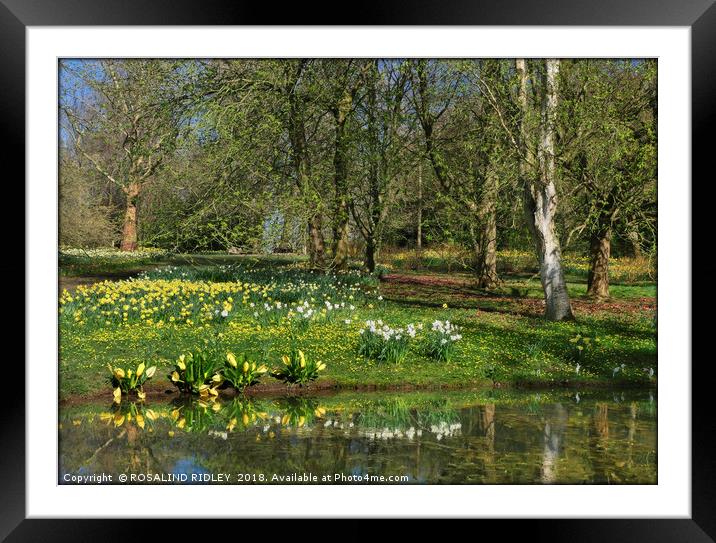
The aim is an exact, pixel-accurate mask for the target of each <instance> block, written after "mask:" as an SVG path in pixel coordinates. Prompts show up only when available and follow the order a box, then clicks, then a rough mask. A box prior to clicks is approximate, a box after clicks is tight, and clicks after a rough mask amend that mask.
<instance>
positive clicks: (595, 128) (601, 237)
mask: <svg viewBox="0 0 716 543" xmlns="http://www.w3.org/2000/svg"><path fill="white" fill-rule="evenodd" d="M566 67H567V70H565V72H564V75H563V78H562V81H563V89H564V91H563V98H564V99H563V101H562V106H561V109H562V111H561V116H562V118H561V121H560V127H561V132H562V138H561V139H562V141H563V146H562V147H563V153H562V156H561V164H562V172H563V174H564V175H563V177H564V179H565V181H566V182H567V183H568V184H569V191H568V192H569V200H568V204H569V205H570V206H571V208H570V213H569V219H570V222H571V226H570V232H571V233H572V234H573V235H574V234H584V235H586V237H587V239H588V241H589V255H590V268H589V276H588V281H587V293H588V294H589V295H591V296H594V297H597V298H606V297H608V296H609V258H610V254H611V243H612V239H613V237H614V235H615V233H621V235H622V236H623V237H625V238H626V239H627V240H629V241H630V242H631V243H634V242H635V240H634V237H635V236H636V238H637V239H636V247H637V250H640V246H639V243H640V239H639V238H640V236H639V232H640V231H642V232H645V233H646V235H644V237H645V238H647V239H648V238H650V237H651V238H653V237H654V236H653V235H652V232H653V230H654V229H655V225H656V213H655V210H656V173H657V170H656V167H657V164H656V145H657V142H656V120H657V119H656V63H655V62H653V61H651V60H641V61H630V60H622V61H613V60H596V59H594V60H592V59H589V60H577V61H572V62H569V63H567V64H566ZM635 252H637V251H635Z"/></svg>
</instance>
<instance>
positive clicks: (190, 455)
mask: <svg viewBox="0 0 716 543" xmlns="http://www.w3.org/2000/svg"><path fill="white" fill-rule="evenodd" d="M656 407H657V398H656V391H650V390H637V391H630V390H617V391H604V390H600V391H580V392H576V391H569V390H556V391H540V392H532V391H531V392H526V391H523V392H519V391H503V390H480V391H469V392H439V393H438V392H410V393H396V392H386V393H362V394H356V393H352V394H336V395H331V396H319V397H293V398H280V399H245V398H244V399H241V398H236V399H227V400H221V399H219V400H217V401H215V402H203V401H198V400H191V399H174V400H172V401H166V402H159V401H147V402H142V403H130V402H122V404H121V405H119V406H116V405H111V404H110V403H109V402H104V403H94V404H91V403H90V404H82V405H75V406H66V407H61V408H60V420H59V451H60V458H59V483H60V484H80V483H85V484H86V483H97V482H102V483H104V484H121V482H122V481H123V480H126V482H128V483H135V484H143V483H144V484H146V483H151V484H226V483H228V484H239V483H240V484H246V483H257V484H270V483H277V484H287V483H288V484H306V483H308V484H335V483H339V484H355V483H366V482H369V483H375V484H405V483H408V484H410V483H430V484H552V483H557V484H583V483H587V484H656V482H657V451H656V443H657V431H656V430H657V408H656Z"/></svg>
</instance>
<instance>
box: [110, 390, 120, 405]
mask: <svg viewBox="0 0 716 543" xmlns="http://www.w3.org/2000/svg"><path fill="white" fill-rule="evenodd" d="M112 397H113V398H114V401H115V403H119V402H121V401H122V389H121V388H119V387H117V388H115V389H114V390H113V391H112Z"/></svg>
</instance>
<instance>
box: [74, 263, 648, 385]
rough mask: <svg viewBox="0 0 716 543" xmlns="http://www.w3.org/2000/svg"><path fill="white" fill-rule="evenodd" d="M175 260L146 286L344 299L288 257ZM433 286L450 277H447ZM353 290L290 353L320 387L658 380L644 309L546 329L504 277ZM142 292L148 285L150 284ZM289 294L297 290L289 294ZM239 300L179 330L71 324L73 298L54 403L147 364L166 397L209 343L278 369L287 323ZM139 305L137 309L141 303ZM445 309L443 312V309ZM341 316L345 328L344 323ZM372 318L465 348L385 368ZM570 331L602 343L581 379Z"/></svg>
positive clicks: (630, 288)
mask: <svg viewBox="0 0 716 543" xmlns="http://www.w3.org/2000/svg"><path fill="white" fill-rule="evenodd" d="M174 258H175V259H174V260H173V262H174V263H175V264H176V263H179V262H180V261H178V260H176V258H177V257H174ZM178 258H184V259H185V260H184V262H189V261H191V262H192V264H190V265H186V264H185V265H183V266H181V267H180V268H178V269H177V270H173V271H171V272H166V271H163V270H161V269H160V270H155V271H150V274H149V277H150V278H151V277H155V278H159V277H173V276H175V275H177V274H179V275H181V274H186V277H185V279H191V280H193V281H227V280H235V279H237V278H243V279H242V280H243V281H244V282H247V281H250V282H251V283H252V284H255V285H264V286H265V288H266V292H268V293H270V298H271V299H273V300H281V299H282V298H283V299H284V301H291V302H292V303H297V302H298V301H299V299H301V298H304V297H306V296H307V294H306V293H305V292H304V291H302V290H301V289H302V288H305V287H303V286H301V287H300V288H299V287H296V286H295V285H299V286H300V285H304V284H305V282H307V281H314V282H315V284H316V285H318V287H317V290H315V291H313V292H312V294H313V295H314V296H315V297H316V298H317V300H318V301H319V302H320V301H322V300H323V299H324V296H328V297H330V298H331V299H332V300H334V301H338V300H340V299H347V298H341V297H342V296H343V297H344V296H345V295H346V293H347V292H348V291H345V290H342V289H345V285H344V286H336V285H335V284H334V283H335V280H334V279H332V278H330V277H325V276H322V277H316V276H315V275H312V274H309V273H308V272H306V271H304V270H301V269H295V268H294V264H295V261H294V260H293V259H291V258H289V257H280V258H274V259H270V260H268V261H263V260H259V259H255V258H253V259H252V257H244V256H232V257H229V258H228V259H226V257H219V256H214V255H207V256H198V257H197V256H183V257H178ZM204 259H207V260H210V261H211V262H210V263H208V262H207V260H204ZM219 259H220V260H219ZM227 262H230V263H232V264H235V263H236V262H242V263H243V265H244V266H243V267H241V266H239V267H235V266H232V267H226V264H227ZM279 264H280V265H279ZM222 266H224V268H222ZM434 277H436V278H442V279H450V278H451V277H453V276H451V277H447V276H444V275H435V276H434ZM351 281H352V282H351V285H353V287H352V288H360V289H361V291H360V294H359V293H357V292H356V296H355V301H354V303H355V310H353V311H350V310H348V309H345V310H341V312H340V314H339V315H337V316H336V317H335V318H333V319H330V320H328V321H326V320H320V321H318V322H313V323H311V324H310V326H308V328H307V329H306V330H305V331H298V332H295V341H296V344H297V346H298V347H299V348H301V349H303V350H304V352H306V354H307V355H308V356H310V357H311V358H313V359H318V360H322V361H323V362H325V363H326V364H327V369H326V371H325V372H324V373H323V374H322V376H321V380H327V381H330V382H331V383H334V384H336V385H338V386H342V387H353V386H366V385H375V386H379V387H390V386H395V385H416V386H426V387H427V386H437V385H440V386H454V387H464V386H473V385H481V384H491V383H492V382H493V381H498V382H502V383H541V384H549V383H559V382H563V381H568V382H570V383H592V384H594V383H601V384H617V383H618V384H625V383H631V384H648V383H649V382H650V380H649V378H648V375H647V373H646V372H647V371H648V368H654V371H655V372H656V371H657V361H656V352H657V344H656V331H655V326H654V311H651V310H648V309H644V308H641V307H633V306H628V307H629V310H628V311H627V310H623V309H622V306H618V307H612V306H607V307H606V308H605V309H600V308H599V307H598V306H597V307H595V310H594V311H589V312H587V311H584V312H581V313H580V312H579V311H577V317H578V319H577V321H576V322H564V323H552V322H546V321H545V320H544V319H542V318H541V317H540V316H539V311H540V309H539V305H538V304H539V298H540V297H541V291H540V290H539V281H538V280H534V281H528V282H525V281H524V278H520V277H516V278H514V279H510V278H508V280H507V281H506V282H505V283H504V284H503V285H502V286H501V287H500V288H499V289H497V290H496V291H494V292H489V293H485V292H484V291H478V290H474V289H471V288H470V287H469V286H460V285H459V286H457V287H453V286H445V285H432V284H427V285H414V284H412V283H408V284H395V283H380V285H378V291H375V292H374V289H375V286H376V285H377V283H376V281H375V279H372V278H370V277H365V278H363V277H361V278H358V277H357V276H356V277H354V278H353V279H351ZM147 284H153V283H151V281H150V282H148V283H147ZM202 284H207V285H208V284H210V283H202ZM290 285H294V286H293V287H290V288H289V286H290ZM232 288H233V287H232ZM512 288H515V289H523V288H524V289H526V293H525V294H524V297H519V296H522V295H521V294H520V295H518V296H517V297H516V296H512V295H510V294H511V290H510V289H512ZM612 289H613V291H612V292H613V295H614V298H615V301H617V302H620V303H623V304H628V303H629V301H630V300H632V299H635V298H642V297H649V296H650V295H651V296H653V293H654V292H655V285H643V284H641V285H614V286H613V287H612ZM90 290H91V289H90ZM570 291H571V293H572V295H573V296H574V297H575V298H576V299H577V300H578V299H579V296H580V293H583V292H584V291H585V285H584V284H583V283H578V282H573V283H570ZM351 292H353V291H351ZM364 292H365V294H363V293H364ZM379 294H380V295H383V296H384V297H385V299H384V300H383V301H378V299H377V296H378V295H379ZM122 296H124V295H122ZM217 296H218V297H217V299H216V300H217V301H216V303H219V301H220V300H224V299H225V298H222V297H221V296H225V295H224V294H222V295H217ZM251 296H256V298H251V299H252V300H253V299H256V300H260V299H262V298H261V297H260V294H259V293H252V294H251ZM235 297H236V300H235V301H234V304H235V305H236V306H237V307H236V308H235V309H234V310H233V312H232V315H231V318H229V319H227V320H226V321H223V320H211V319H209V320H202V319H203V318H204V317H202V316H201V315H202V314H200V313H198V312H197V313H195V314H192V316H191V320H192V324H186V323H184V322H183V321H182V323H181V324H178V322H180V321H179V320H177V322H175V323H172V324H169V323H168V322H167V323H166V324H165V325H163V326H161V327H158V326H157V325H156V318H158V317H156V318H155V322H154V323H152V324H148V323H147V322H144V321H141V320H140V319H139V318H132V317H131V316H130V318H129V321H128V322H127V324H122V321H121V318H115V317H112V318H113V320H112V321H111V324H109V325H106V324H104V321H103V320H92V318H91V316H86V315H88V314H91V313H92V311H91V310H90V307H89V306H90V305H92V304H97V303H98V301H97V298H91V300H92V302H91V303H89V302H88V303H87V304H85V309H86V311H85V313H82V315H81V316H80V317H79V319H78V320H75V317H73V315H74V310H76V309H77V308H78V307H80V305H78V303H77V302H76V301H75V302H72V303H70V304H69V305H67V308H68V311H66V312H65V313H64V314H63V315H61V319H60V396H61V397H62V398H68V397H70V396H73V395H78V394H91V393H95V392H97V391H101V390H107V391H108V393H109V385H108V384H107V380H106V379H107V374H108V372H107V368H106V365H107V363H111V364H112V365H121V366H134V367H136V365H137V364H138V363H139V362H142V361H144V362H145V363H148V362H151V364H157V365H158V371H157V374H156V376H155V378H154V382H155V386H166V387H167V388H173V387H172V386H171V383H170V382H169V381H168V379H167V378H166V375H167V373H168V372H169V371H170V368H171V366H172V365H173V363H174V360H175V359H176V357H178V355H179V354H180V353H181V352H183V351H187V350H191V349H195V348H196V347H197V346H202V345H204V344H205V343H206V342H215V343H218V347H217V348H218V349H220V350H226V351H229V350H230V351H232V352H234V353H240V352H247V353H249V354H250V355H251V356H253V357H254V358H256V359H257V360H258V361H261V362H263V363H267V364H268V365H269V366H272V367H278V365H279V364H280V357H281V355H283V354H287V353H288V351H289V349H290V346H291V343H290V340H289V325H288V324H287V323H286V321H285V320H282V321H280V322H279V323H278V324H268V323H266V321H261V320H260V319H257V318H255V317H254V316H253V314H252V310H249V309H248V305H246V306H241V307H238V306H239V303H240V302H239V299H238V296H235ZM134 299H135V298H131V297H128V298H127V300H129V301H126V300H125V301H123V302H116V304H119V305H121V304H126V303H133V302H132V301H131V300H134ZM136 299H137V300H139V301H140V302H141V299H140V298H136ZM525 299H527V300H532V305H533V306H534V307H532V306H530V307H529V308H528V310H525V308H524V306H523V304H524V301H525ZM88 300H90V298H88ZM192 300H193V301H192ZM190 302H191V303H192V304H193V303H194V302H197V299H196V298H186V300H183V301H182V302H181V304H179V305H177V307H176V308H174V309H172V308H169V309H165V310H163V311H165V312H167V313H166V314H167V315H169V314H177V315H178V311H179V307H180V306H181V307H183V305H182V304H188V303H190ZM113 303H114V302H113ZM73 304H74V305H73ZM443 304H447V305H448V307H447V308H443V307H442V306H443ZM317 305H319V304H318V303H317ZM617 305H618V304H617ZM197 306H199V303H198V302H197V303H196V304H195V307H193V308H192V311H198V309H197ZM623 307H627V306H626V305H624V306H623ZM69 308H71V309H72V311H70V310H69ZM476 309H480V311H476ZM172 311H174V313H171V312H172ZM535 311H536V313H535ZM83 315H84V316H83ZM103 318H104V317H103ZM207 318H208V317H207ZM345 319H350V321H351V322H350V323H349V324H346V323H345V322H344V320H345ZM368 319H371V320H375V319H382V320H383V321H384V322H386V323H388V324H389V325H390V326H393V327H404V326H406V325H407V324H408V323H415V324H417V323H423V324H424V325H425V326H426V327H428V326H430V324H431V323H432V322H433V321H434V320H436V319H439V320H450V321H451V322H453V323H455V324H457V325H458V326H460V327H461V328H462V331H461V334H462V336H463V339H462V340H460V341H459V342H458V343H457V347H456V350H455V354H454V356H453V358H452V359H451V360H450V361H449V362H438V361H436V360H433V359H431V358H429V357H427V356H426V355H425V353H424V351H423V349H422V347H421V344H420V342H419V341H417V340H415V341H412V342H411V344H410V347H409V351H408V356H407V357H406V359H405V360H404V361H403V362H402V363H400V364H387V363H381V362H377V361H375V360H370V359H366V358H365V357H363V356H360V355H359V354H358V347H357V346H358V338H359V332H360V329H361V328H362V327H363V325H364V323H365V321H366V320H368ZM262 323H263V324H262ZM576 334H581V335H588V336H596V337H598V338H599V340H600V342H599V344H598V346H597V347H595V348H593V349H591V350H589V351H588V352H586V353H585V354H584V355H583V357H582V358H581V359H579V363H580V372H579V373H577V372H576V363H577V359H576V358H575V352H574V346H573V344H572V343H570V339H571V338H573V337H574V336H575V335H576ZM621 364H624V369H623V370H620V371H619V372H617V374H616V375H615V374H614V371H613V370H614V368H615V367H617V366H620V365H621ZM148 365H149V364H148ZM269 380H270V379H268V378H266V379H265V381H269Z"/></svg>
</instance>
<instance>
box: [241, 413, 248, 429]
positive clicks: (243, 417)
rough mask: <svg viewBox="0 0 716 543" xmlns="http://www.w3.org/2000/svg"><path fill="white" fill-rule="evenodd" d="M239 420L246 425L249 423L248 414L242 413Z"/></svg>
mask: <svg viewBox="0 0 716 543" xmlns="http://www.w3.org/2000/svg"><path fill="white" fill-rule="evenodd" d="M241 422H243V423H244V426H247V425H248V424H249V416H248V415H247V414H246V413H244V415H243V416H242V417H241Z"/></svg>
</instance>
